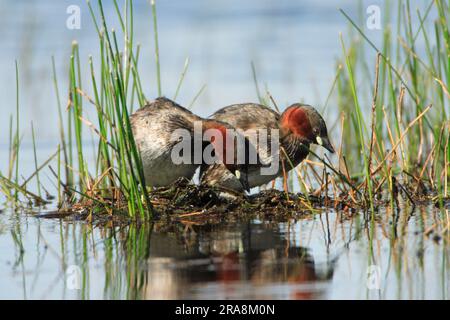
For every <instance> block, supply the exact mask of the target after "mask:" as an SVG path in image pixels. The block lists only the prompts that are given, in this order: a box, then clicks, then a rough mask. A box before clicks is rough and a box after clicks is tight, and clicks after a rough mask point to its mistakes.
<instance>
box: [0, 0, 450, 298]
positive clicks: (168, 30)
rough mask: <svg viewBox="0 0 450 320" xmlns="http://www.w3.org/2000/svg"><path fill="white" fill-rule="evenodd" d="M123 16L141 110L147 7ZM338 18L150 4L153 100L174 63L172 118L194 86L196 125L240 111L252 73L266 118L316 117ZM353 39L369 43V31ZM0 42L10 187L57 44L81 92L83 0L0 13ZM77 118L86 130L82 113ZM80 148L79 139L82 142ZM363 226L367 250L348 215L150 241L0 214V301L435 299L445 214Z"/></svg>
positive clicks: (198, 230)
mask: <svg viewBox="0 0 450 320" xmlns="http://www.w3.org/2000/svg"><path fill="white" fill-rule="evenodd" d="M134 3H135V29H136V42H139V43H141V44H142V52H141V59H140V73H141V80H142V83H143V86H144V91H145V93H146V95H147V97H148V98H153V97H155V96H156V81H155V77H154V74H155V73H154V71H155V66H154V58H153V42H152V41H153V38H152V37H153V34H152V33H151V32H152V21H151V19H150V18H151V10H150V7H149V5H148V2H147V1H134ZM71 4H78V5H79V6H80V8H81V19H82V20H81V21H82V23H81V29H80V30H68V29H67V28H66V27H65V23H66V19H67V14H66V8H67V6H69V5H71ZM367 4H380V5H382V2H381V1H370V3H369V2H368V1H366V2H363V4H362V6H361V7H362V8H363V9H364V8H365V7H366V6H367ZM423 5H424V4H422V2H420V3H419V2H417V3H415V4H414V5H413V6H412V7H413V8H415V7H416V6H419V7H420V8H422V7H423ZM339 7H342V8H343V9H344V10H346V12H348V13H349V14H351V15H353V16H354V17H355V18H357V16H358V14H357V12H358V5H357V4H356V3H355V2H354V1H327V2H324V3H322V4H320V3H317V1H312V0H311V1H309V0H308V1H301V2H300V1H275V0H264V1H260V0H258V1H256V0H252V1H237V0H233V1H218V0H215V1H210V0H201V1H195V2H194V1H189V2H188V1H183V0H172V1H159V2H158V17H159V38H160V51H161V63H162V85H163V93H164V94H165V95H167V96H168V97H172V96H173V94H174V92H175V89H176V84H177V82H178V79H179V76H180V73H181V71H182V69H183V64H184V61H185V59H186V58H187V57H189V58H190V67H189V70H188V73H187V75H186V78H185V82H184V84H183V86H182V88H181V91H180V95H179V99H178V100H179V102H180V103H181V104H183V105H189V103H190V102H191V101H192V99H193V98H194V97H195V95H196V94H197V92H198V91H199V90H200V88H201V87H202V86H203V85H204V84H206V85H207V87H206V89H205V90H204V91H203V93H202V95H201V96H200V97H199V99H198V100H197V102H196V103H195V104H194V106H193V111H194V112H197V113H198V114H200V115H203V116H206V115H209V114H211V113H212V112H214V110H216V109H218V108H220V107H222V106H225V105H227V104H231V103H236V102H244V101H256V100H257V96H256V91H255V87H254V83H253V78H252V72H251V66H250V63H251V61H253V62H254V63H255V66H256V68H257V72H258V78H259V81H260V86H261V88H262V89H264V87H265V86H266V85H267V87H268V88H269V89H270V92H271V93H272V95H273V96H274V97H275V99H276V100H277V102H278V104H279V105H280V106H282V108H284V107H285V106H286V105H287V104H288V103H292V102H293V101H306V102H308V103H310V104H313V105H316V106H319V107H321V106H322V105H323V103H324V101H325V99H326V97H327V95H328V92H329V90H330V88H331V86H332V83H333V79H334V76H335V70H336V58H337V57H338V56H340V55H341V48H340V43H339V37H338V35H339V32H343V33H344V34H345V33H346V32H347V31H348V26H347V24H346V21H345V19H344V18H343V17H342V15H341V14H340V13H339V12H338V8H339ZM363 12H364V10H363ZM106 14H107V16H109V17H111V20H109V21H111V23H110V27H115V28H116V29H118V23H117V21H115V20H114V18H113V15H114V8H113V6H111V3H109V2H108V3H107V4H106ZM367 32H368V36H369V37H370V38H371V39H372V40H373V41H374V42H375V43H376V44H379V41H378V39H379V38H380V36H381V34H382V32H381V31H379V30H374V31H370V30H367ZM0 38H1V40H2V41H1V43H0V48H1V50H0V70H1V71H2V72H1V73H0V97H1V100H0V107H1V109H0V110H1V111H2V115H3V116H2V117H0V170H1V172H2V173H4V174H6V172H7V168H8V161H7V159H8V152H7V144H8V141H9V140H8V139H9V138H8V129H7V128H8V126H9V117H8V115H9V114H12V113H14V112H15V111H14V110H15V103H16V100H15V90H16V87H15V81H14V74H15V71H14V60H16V59H17V60H18V64H19V78H20V109H21V119H20V122H21V128H22V130H21V134H22V135H23V140H22V141H23V142H22V147H23V148H22V151H21V154H20V173H21V176H23V177H28V176H29V175H30V174H31V173H32V172H33V171H34V160H33V153H32V147H31V131H30V123H31V121H33V123H34V126H35V130H36V136H37V146H38V162H39V163H43V162H44V161H45V160H46V159H47V158H48V157H49V156H50V155H51V154H52V153H54V152H55V150H56V146H57V144H58V141H57V139H58V121H57V113H56V110H57V109H56V108H57V106H56V97H55V92H54V88H53V83H52V74H51V56H52V55H54V56H55V60H56V69H57V75H58V79H59V90H60V94H61V99H62V101H63V103H65V101H66V97H67V77H68V75H67V66H68V61H69V55H70V45H71V42H72V40H77V41H78V42H79V44H80V50H81V56H82V59H83V61H82V63H83V65H84V66H85V70H83V73H84V74H85V75H86V77H85V79H84V81H83V83H85V84H87V83H89V81H88V75H89V70H88V64H87V63H86V62H87V57H88V55H89V54H93V57H94V61H95V59H96V56H97V52H98V45H97V38H96V34H95V31H94V28H93V25H92V23H91V20H90V17H89V12H88V10H87V7H86V4H85V1H73V0H70V1H69V0H64V1H58V2H55V1H51V0H39V1H37V0H35V1H13V0H0ZM377 41H378V42H377ZM417 45H418V47H419V48H420V45H421V44H420V43H417ZM372 58H373V57H372V56H370V60H369V61H373V59H372ZM85 89H86V90H87V91H88V92H89V91H90V88H89V86H87V87H86V88H85ZM330 105H331V107H329V108H328V109H327V112H326V113H325V117H326V118H327V121H331V122H334V121H335V119H336V118H337V115H336V110H335V108H334V107H333V102H331V104H330ZM86 112H87V117H88V118H91V119H93V113H92V110H89V109H87V110H86ZM86 141H88V142H89V141H91V140H90V137H89V136H86ZM92 154H93V151H92V152H91V153H88V154H87V156H88V157H89V156H92ZM91 163H92V162H91ZM41 181H42V184H43V185H44V186H46V189H48V191H49V192H50V193H53V194H54V192H55V188H54V184H53V183H54V179H53V178H52V176H51V174H50V173H49V171H48V170H47V171H46V170H44V171H42V174H41ZM32 184H35V183H34V181H33V182H32ZM31 189H32V190H34V186H33V185H31ZM3 201H4V198H2V196H1V195H0V202H1V203H3ZM49 209H52V207H50V208H43V209H42V210H43V211H45V210H49ZM377 220H378V221H377V223H376V227H375V229H374V237H373V239H374V240H373V241H369V240H368V239H369V238H370V237H369V235H370V232H371V231H370V228H369V226H368V224H367V223H366V222H365V221H364V218H363V216H362V214H358V215H355V217H353V218H349V217H345V216H343V214H342V213H336V212H334V211H329V212H323V213H322V214H317V215H315V216H311V217H307V218H304V219H303V218H302V219H300V220H297V221H289V222H285V223H275V222H273V223H269V222H267V221H264V222H263V221H257V220H254V221H241V222H235V223H223V224H219V225H212V226H211V225H210V226H202V225H192V226H191V227H186V225H185V224H182V223H180V224H179V225H178V226H177V228H176V229H171V230H165V228H164V226H160V225H148V226H141V227H140V228H137V227H135V226H128V227H123V226H122V227H119V226H108V227H104V226H103V227H100V226H91V225H88V224H85V223H83V222H72V223H69V222H63V221H59V220H46V219H38V218H36V217H35V216H34V215H31V214H27V213H24V212H13V211H11V210H9V209H5V210H3V211H2V212H1V213H0V274H1V276H0V298H1V299H6V298H17V299H23V298H26V299H40V298H43V299H50V298H57V299H87V298H96V299H111V298H117V299H126V298H138V299H143V298H146V299H155V298H179V299H184V298H198V299H201V298H217V299H222V298H277V299H316V298H346V299H366V298H373V299H380V298H400V299H410V298H418V299H423V298H437V299H447V298H448V296H449V291H450V289H449V274H448V270H450V266H449V260H448V254H449V248H448V244H447V242H448V235H447V236H446V237H447V238H445V236H444V237H443V238H440V233H439V232H441V233H442V232H444V231H442V229H440V226H441V224H442V221H448V211H447V212H443V213H442V212H438V211H436V209H434V208H432V207H429V208H421V209H416V210H415V211H414V212H411V209H410V208H405V209H404V210H401V211H400V212H399V213H395V214H394V213H392V212H390V211H389V210H387V211H386V212H382V213H380V215H379V217H378V219H377ZM433 230H438V231H437V233H433V232H432V231H433ZM439 230H441V231H439ZM424 231H427V232H426V235H424ZM368 275H369V277H368ZM377 288H378V289H377Z"/></svg>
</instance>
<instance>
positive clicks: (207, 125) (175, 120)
mask: <svg viewBox="0 0 450 320" xmlns="http://www.w3.org/2000/svg"><path fill="white" fill-rule="evenodd" d="M130 122H131V126H132V130H133V134H134V139H135V141H136V145H137V148H138V149H139V152H140V155H141V159H142V164H143V169H144V175H145V182H146V184H147V185H148V186H154V187H161V186H167V185H169V184H171V183H173V182H174V181H176V180H177V179H179V178H181V177H185V178H187V179H191V178H192V177H193V175H194V173H195V170H196V169H197V168H198V167H199V166H200V165H201V164H202V163H204V162H203V152H204V150H205V148H207V147H212V148H210V149H213V150H212V152H211V154H213V156H214V157H217V158H219V159H220V160H222V159H226V157H227V153H228V149H227V148H228V147H226V144H225V143H223V144H219V140H220V139H217V138H216V137H214V138H212V137H211V138H205V137H204V136H203V133H204V132H205V131H206V130H208V129H215V130H217V132H219V133H220V134H223V139H228V130H233V128H232V127H231V126H230V125H229V124H227V123H223V122H220V121H218V120H214V119H203V118H201V117H199V116H197V115H195V114H193V113H192V112H191V111H189V110H187V109H185V108H183V107H182V106H180V105H178V104H177V103H175V102H174V101H172V100H170V99H167V98H164V97H160V98H157V99H155V100H154V101H152V102H149V103H147V105H146V106H144V107H143V108H141V109H139V110H137V111H136V112H135V113H133V114H132V115H131V116H130ZM196 123H197V124H200V125H201V134H200V135H195V134H194V126H195V124H196ZM179 129H183V132H186V133H187V134H188V137H186V138H187V139H189V142H188V144H190V148H189V149H190V154H188V155H183V154H182V153H183V152H184V151H185V150H180V153H181V154H178V155H180V156H187V158H186V159H188V160H189V161H185V163H182V162H181V163H175V162H174V159H173V152H175V153H176V152H178V149H175V150H174V148H178V147H177V145H178V146H180V142H182V140H183V139H184V138H185V137H184V136H183V137H181V136H177V135H174V133H176V132H177V130H179ZM220 142H222V141H220ZM217 146H220V147H217ZM235 149H236V148H233V150H234V151H235ZM182 151H183V152H182ZM230 152H231V151H230ZM236 156H237V155H236V151H235V154H233V155H232V158H233V161H234V162H232V163H227V164H226V165H225V166H224V168H225V170H227V171H228V170H230V171H228V172H230V174H231V175H233V176H234V174H236V173H237V172H239V178H240V179H239V180H238V181H240V183H242V184H243V185H244V188H245V189H248V187H247V183H246V180H245V179H246V174H243V175H241V174H240V172H241V171H242V172H246V170H247V169H246V164H242V165H240V164H237V161H236ZM199 157H200V158H199ZM199 161H200V162H199ZM222 163H225V161H222Z"/></svg>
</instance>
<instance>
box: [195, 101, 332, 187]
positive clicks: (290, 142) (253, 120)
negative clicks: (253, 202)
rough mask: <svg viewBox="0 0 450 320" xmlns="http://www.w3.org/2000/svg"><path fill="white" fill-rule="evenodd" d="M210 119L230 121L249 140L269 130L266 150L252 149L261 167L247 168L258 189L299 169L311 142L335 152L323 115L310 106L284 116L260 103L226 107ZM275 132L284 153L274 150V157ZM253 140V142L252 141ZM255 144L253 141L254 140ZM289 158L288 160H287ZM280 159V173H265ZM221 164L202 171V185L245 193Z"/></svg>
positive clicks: (295, 106) (294, 108)
mask: <svg viewBox="0 0 450 320" xmlns="http://www.w3.org/2000/svg"><path fill="white" fill-rule="evenodd" d="M210 118H211V119H214V120H218V121H222V122H227V123H229V124H230V125H231V126H233V127H235V128H237V129H241V130H243V131H244V132H245V133H244V134H245V135H246V136H247V137H249V136H250V134H251V133H252V131H256V132H257V135H258V139H263V138H264V135H262V134H263V133H262V131H261V129H263V130H267V137H268V140H267V141H269V142H268V143H267V144H266V145H267V147H265V146H264V145H261V144H260V143H259V144H258V145H255V146H253V147H254V148H255V149H257V150H258V155H259V158H260V164H258V165H253V166H249V167H248V170H249V171H248V177H247V178H248V183H249V187H250V188H252V187H256V186H260V185H263V184H265V183H268V182H270V181H272V180H273V179H275V178H276V177H279V176H281V175H282V174H283V167H284V168H285V171H286V172H287V171H289V170H291V169H292V167H295V166H297V165H298V164H299V163H300V162H301V161H303V159H305V158H306V156H307V155H308V152H309V146H310V144H311V143H313V144H320V145H322V146H323V147H324V148H326V149H327V150H328V151H330V152H334V149H333V147H332V145H331V143H330V141H329V139H328V133H327V127H326V124H325V121H324V120H323V118H322V117H321V116H320V114H319V113H318V112H317V111H316V110H315V109H314V108H313V107H311V106H309V105H303V104H293V105H291V106H290V107H288V108H287V109H286V110H285V111H284V112H283V113H282V114H281V115H280V114H279V113H277V112H276V111H274V110H272V109H270V108H268V107H265V106H263V105H260V104H254V103H247V104H237V105H231V106H228V107H224V108H222V109H220V110H219V111H217V112H215V113H214V114H213V115H212V116H211V117H210ZM274 129H277V130H279V131H278V133H279V140H278V142H279V146H281V147H282V148H283V149H284V150H285V153H284V152H283V151H281V152H280V150H279V149H277V150H273V154H272V155H271V151H272V150H271V144H270V137H271V136H273V135H274V134H275V132H273V130H274ZM250 140H251V139H250ZM251 141H252V140H251ZM286 155H287V156H288V158H289V159H287V158H286ZM276 159H278V160H279V163H278V170H276V171H275V172H271V173H270V174H266V173H262V172H261V169H262V168H267V167H269V166H270V165H271V164H272V165H273V164H275V163H274V162H275V161H277V160H276ZM224 169H225V168H224V167H223V165H221V164H215V165H211V166H208V167H207V168H205V169H204V170H202V172H201V182H202V183H205V184H208V185H220V186H222V187H224V188H227V189H233V190H236V191H242V190H243V189H242V186H241V184H240V183H239V181H238V180H237V179H236V178H235V177H233V176H232V175H230V174H229V173H228V172H227V171H226V170H224Z"/></svg>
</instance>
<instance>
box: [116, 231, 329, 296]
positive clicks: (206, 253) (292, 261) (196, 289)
mask: <svg viewBox="0 0 450 320" xmlns="http://www.w3.org/2000/svg"><path fill="white" fill-rule="evenodd" d="M194 230H195V232H193V231H191V232H189V233H183V232H159V231H156V230H153V231H152V232H146V235H145V236H146V237H147V240H146V241H143V242H142V241H141V242H140V243H141V244H145V248H138V250H136V248H135V247H134V246H133V250H128V249H130V246H128V245H126V246H122V248H124V250H125V255H126V256H128V257H127V259H125V268H126V269H127V274H128V275H129V281H128V289H127V295H128V298H134V299H226V298H230V299H317V298H322V297H324V295H325V293H326V292H325V290H326V288H327V283H328V280H330V279H331V277H332V273H333V263H332V262H330V263H323V264H321V266H319V267H318V266H317V265H316V264H315V263H314V259H313V257H312V255H311V254H310V252H309V250H308V249H306V248H303V247H299V246H294V245H293V244H292V242H291V241H289V239H287V238H286V237H285V236H286V235H284V234H282V233H280V232H279V230H278V229H276V228H274V227H272V226H264V225H263V224H257V223H252V222H247V223H243V224H233V225H228V224H220V225H212V226H211V225H207V226H206V225H205V226H196V227H195V228H194ZM140 238H141V239H142V236H141V237H140ZM127 243H128V244H130V242H127ZM139 252H140V253H142V255H140V256H136V255H138V254H139ZM130 255H132V256H134V259H129V256H130Z"/></svg>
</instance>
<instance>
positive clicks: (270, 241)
mask: <svg viewBox="0 0 450 320" xmlns="http://www.w3.org/2000/svg"><path fill="white" fill-rule="evenodd" d="M408 211H409V212H408ZM404 212H405V213H403V214H402V213H399V215H398V216H396V215H392V213H390V212H386V213H383V214H382V215H380V217H379V218H380V221H379V222H378V223H377V224H376V228H375V233H374V234H375V235H374V240H373V242H372V243H370V242H369V241H368V240H367V239H368V234H369V232H370V230H369V229H368V228H367V227H366V226H365V222H364V219H362V218H361V217H358V218H352V219H348V218H346V217H344V216H342V215H341V214H336V213H335V212H333V211H329V212H324V213H322V214H317V215H315V216H314V217H308V218H305V219H301V220H298V221H287V222H285V223H269V222H261V221H258V220H253V221H242V222H239V223H222V224H217V225H196V224H187V223H184V224H183V223H180V224H179V225H178V226H177V227H175V228H173V229H171V230H166V228H164V226H160V225H159V226H158V225H147V226H141V227H139V228H136V227H135V226H128V227H114V226H108V227H107V228H103V227H98V226H97V227H96V226H90V225H87V224H83V223H67V222H61V221H50V220H45V219H37V218H35V217H32V216H27V215H24V214H12V213H10V212H6V213H3V214H2V215H1V216H0V252H1V253H2V254H1V256H0V273H1V274H2V277H1V282H0V283H1V288H2V290H0V298H18V299H22V298H26V299H50V298H56V299H88V298H91V299H126V298H128V299H129V298H132V299H167V298H171V299H188V298H189V299H226V298H238V299H239V298H246V299H269V298H274V299H329V298H331V299H335V298H343V299H367V298H370V299H447V298H448V297H449V294H450V286H449V285H450V277H449V274H448V270H450V269H449V268H450V266H449V260H448V257H449V254H450V250H449V248H448V245H446V244H445V240H443V239H438V238H437V237H435V235H434V234H433V233H432V234H431V235H430V236H428V237H427V236H424V235H423V231H424V230H427V229H428V228H431V227H432V226H433V224H434V223H435V220H434V219H433V217H432V216H430V215H429V213H430V212H431V213H433V214H437V212H434V211H433V210H432V209H431V208H422V209H417V210H415V211H413V212H411V211H410V210H404ZM434 218H436V217H434ZM188 226H190V227H188ZM21 248H23V249H22V250H21ZM368 274H369V276H368ZM370 275H371V276H370Z"/></svg>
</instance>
